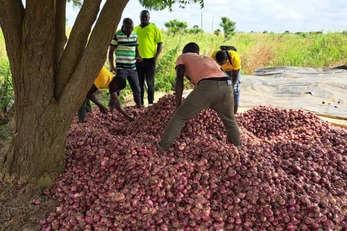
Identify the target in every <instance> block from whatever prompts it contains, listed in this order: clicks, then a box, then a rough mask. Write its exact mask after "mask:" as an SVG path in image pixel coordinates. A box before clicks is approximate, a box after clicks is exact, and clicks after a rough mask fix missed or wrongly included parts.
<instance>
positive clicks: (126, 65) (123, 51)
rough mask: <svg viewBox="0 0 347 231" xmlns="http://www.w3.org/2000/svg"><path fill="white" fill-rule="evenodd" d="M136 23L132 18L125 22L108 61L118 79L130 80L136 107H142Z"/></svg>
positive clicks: (126, 19)
mask: <svg viewBox="0 0 347 231" xmlns="http://www.w3.org/2000/svg"><path fill="white" fill-rule="evenodd" d="M133 28H134V23H133V21H132V20H131V19H130V18H125V19H124V20H123V25H122V28H121V30H118V31H117V32H116V33H115V35H114V37H113V39H112V41H111V44H110V48H109V53H108V60H109V63H110V68H111V71H112V72H113V73H116V74H117V77H120V78H124V79H128V82H129V84H130V87H131V90H132V92H133V97H134V101H135V103H136V106H137V107H138V108H139V107H141V88H140V85H139V79H138V76H137V71H136V60H140V56H139V53H138V49H137V46H138V43H137V40H138V37H137V35H136V33H134V32H133ZM114 54H115V55H116V60H115V61H116V66H115V65H114V57H113V55H114Z"/></svg>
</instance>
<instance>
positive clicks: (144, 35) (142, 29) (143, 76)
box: [134, 10, 163, 105]
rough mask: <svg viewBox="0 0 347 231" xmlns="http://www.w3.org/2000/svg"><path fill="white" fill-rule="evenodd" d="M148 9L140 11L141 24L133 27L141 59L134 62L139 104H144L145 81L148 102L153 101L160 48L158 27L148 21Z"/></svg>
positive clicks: (160, 38)
mask: <svg viewBox="0 0 347 231" xmlns="http://www.w3.org/2000/svg"><path fill="white" fill-rule="evenodd" d="M149 19H150V15H149V12H148V10H143V11H141V14H140V20H141V24H140V25H138V26H136V27H135V28H134V31H135V33H136V34H137V36H138V44H139V45H138V50H139V53H140V56H141V58H142V59H140V60H139V61H138V62H137V63H136V69H137V74H138V77H139V82H140V88H141V104H142V105H143V104H144V100H143V99H144V91H145V87H144V86H145V81H146V84H147V94H148V104H149V105H150V104H153V102H154V74H155V68H156V63H157V59H158V57H159V55H160V53H161V50H162V44H163V40H162V36H161V32H160V30H159V28H158V27H157V26H156V25H155V24H153V23H150V22H149Z"/></svg>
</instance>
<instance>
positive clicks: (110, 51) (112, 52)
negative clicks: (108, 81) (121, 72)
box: [108, 45, 117, 73]
mask: <svg viewBox="0 0 347 231" xmlns="http://www.w3.org/2000/svg"><path fill="white" fill-rule="evenodd" d="M116 48H117V46H114V45H110V48H109V50H108V62H109V64H110V69H111V72H113V73H114V71H115V69H114V58H113V54H114V51H115V49H116Z"/></svg>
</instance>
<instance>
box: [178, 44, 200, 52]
mask: <svg viewBox="0 0 347 231" xmlns="http://www.w3.org/2000/svg"><path fill="white" fill-rule="evenodd" d="M188 52H191V53H197V54H199V52H200V48H199V45H198V44H196V43H194V42H191V43H188V44H187V45H185V46H184V48H183V51H182V53H183V54H184V53H188Z"/></svg>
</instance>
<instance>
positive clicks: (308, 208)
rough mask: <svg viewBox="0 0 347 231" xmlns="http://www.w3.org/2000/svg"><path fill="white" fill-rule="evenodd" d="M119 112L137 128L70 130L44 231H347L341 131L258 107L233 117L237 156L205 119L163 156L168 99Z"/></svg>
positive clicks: (109, 121) (112, 121)
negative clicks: (160, 143)
mask: <svg viewBox="0 0 347 231" xmlns="http://www.w3.org/2000/svg"><path fill="white" fill-rule="evenodd" d="M125 110H127V112H128V113H130V114H132V115H133V116H134V117H135V118H136V120H135V121H134V122H127V121H125V119H124V118H123V117H122V116H120V115H119V114H117V113H114V114H113V115H110V114H109V115H103V114H101V113H99V112H96V111H95V112H92V113H90V114H88V117H87V122H86V123H77V121H76V122H74V123H73V124H72V125H71V128H70V131H69V134H68V139H67V154H68V157H67V158H68V160H67V165H66V169H65V172H64V173H62V174H61V175H59V177H58V179H57V181H56V182H55V185H54V187H52V188H51V189H48V190H46V191H45V193H46V194H47V195H48V196H51V197H52V198H53V199H54V200H56V202H57V208H56V211H53V212H52V213H51V214H50V215H49V216H48V217H47V218H46V219H45V220H41V221H40V224H41V225H42V229H43V230H197V231H198V230H320V229H321V230H344V229H347V132H346V130H345V129H342V128H337V127H334V126H332V125H331V124H329V123H327V122H324V121H322V120H321V119H319V118H318V117H316V116H315V115H314V114H312V113H309V112H305V111H303V110H288V109H281V108H273V107H268V106H258V107H254V108H252V109H250V110H248V111H246V112H244V113H240V114H237V115H236V118H237V120H238V123H239V126H240V131H241V139H242V141H241V142H242V144H241V146H240V147H238V148H236V147H235V146H234V145H232V144H228V143H227V142H226V135H225V129H224V126H223V124H222V122H221V120H220V119H219V117H218V116H217V114H216V113H215V112H214V111H212V110H210V109H207V110H204V111H202V112H201V113H200V114H198V115H197V116H196V117H195V118H192V119H191V120H190V121H188V122H187V123H186V125H185V126H184V128H183V129H182V130H181V132H180V133H179V136H178V137H177V139H176V140H175V143H174V144H173V145H172V147H170V149H169V150H168V151H166V152H164V153H159V151H158V150H157V148H156V144H157V142H158V140H159V139H160V136H161V135H162V132H163V129H164V127H165V125H166V123H167V122H168V120H169V119H170V116H171V115H172V113H173V111H174V96H172V95H166V96H164V97H162V98H161V99H160V100H159V101H158V103H156V104H155V105H154V106H152V107H149V108H145V109H135V108H131V107H126V108H125Z"/></svg>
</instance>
